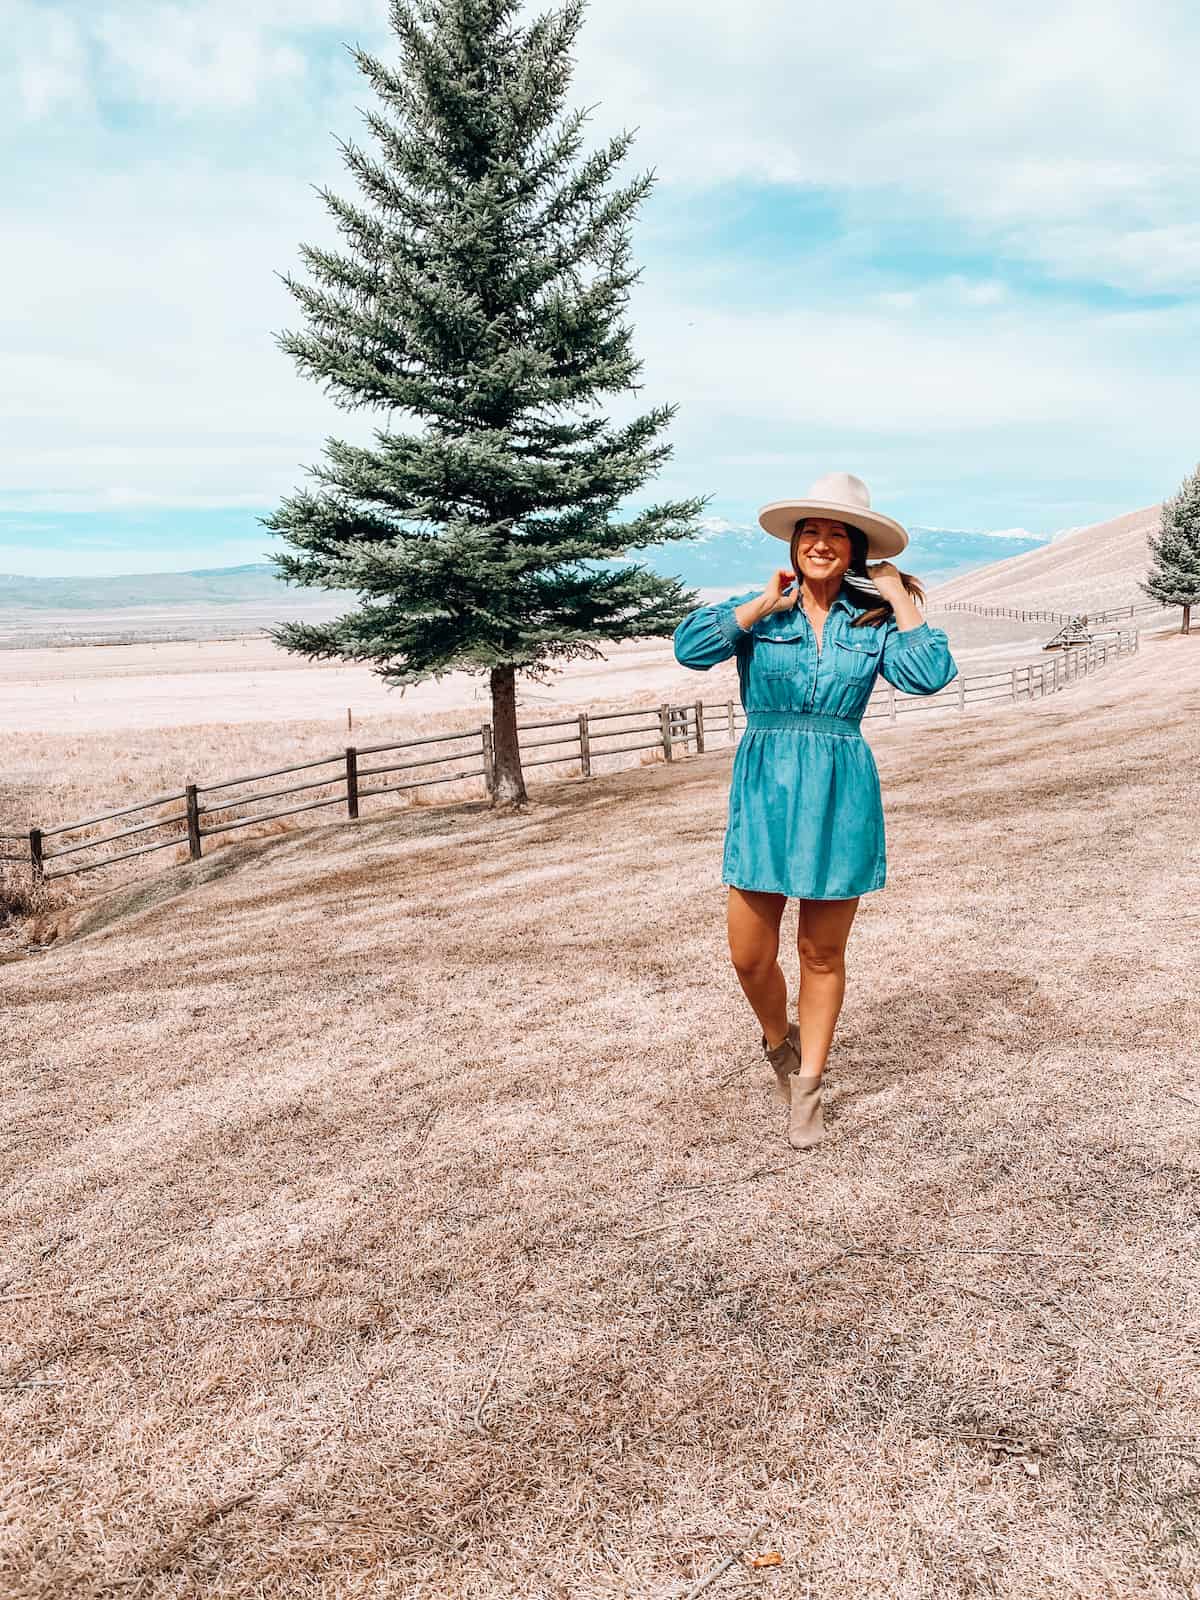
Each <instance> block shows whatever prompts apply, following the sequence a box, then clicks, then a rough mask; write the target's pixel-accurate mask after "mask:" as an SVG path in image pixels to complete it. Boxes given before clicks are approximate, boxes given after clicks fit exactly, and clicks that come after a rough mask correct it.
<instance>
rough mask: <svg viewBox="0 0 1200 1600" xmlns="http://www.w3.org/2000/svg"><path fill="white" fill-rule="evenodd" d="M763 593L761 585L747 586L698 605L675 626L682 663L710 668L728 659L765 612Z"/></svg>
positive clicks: (697, 668)
mask: <svg viewBox="0 0 1200 1600" xmlns="http://www.w3.org/2000/svg"><path fill="white" fill-rule="evenodd" d="M765 615H766V610H765V609H764V607H763V597H762V594H761V592H760V591H759V590H757V589H747V590H746V592H745V593H744V594H735V595H733V596H732V597H731V598H730V599H728V600H717V601H715V602H714V603H713V604H712V605H708V606H697V607H696V609H695V611H689V612H688V614H687V616H686V617H684V619H683V621H682V622H681V623H680V624H679V626H678V627H677V628H676V629H675V634H674V644H675V659H676V661H678V662H679V665H680V666H681V667H691V668H692V669H693V670H694V671H696V672H707V671H708V669H709V668H710V667H715V666H716V665H717V663H718V662H720V661H728V660H729V658H730V656H732V655H735V654H736V653H737V648H738V646H739V644H741V642H742V640H743V639H745V638H746V637H747V636H748V634H749V632H750V629H751V628H752V627H753V626H754V624H755V622H757V621H758V618H759V617H760V616H765Z"/></svg>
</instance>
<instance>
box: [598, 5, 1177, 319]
mask: <svg viewBox="0 0 1200 1600" xmlns="http://www.w3.org/2000/svg"><path fill="white" fill-rule="evenodd" d="M1197 31H1198V30H1197V25H1196V22H1195V20H1194V18H1192V17H1187V18H1186V19H1185V18H1184V17H1183V16H1182V14H1181V13H1180V10H1179V7H1178V6H1177V5H1176V4H1174V3H1173V0H1063V3H1060V4H1059V5H1057V6H1056V7H1054V8H1053V9H1052V11H1051V12H1050V13H1049V14H1047V11H1046V8H1045V7H1044V6H1043V5H1042V4H1040V0H1014V3H1011V4H1008V5H1005V6H1003V7H1000V6H995V7H990V8H981V7H978V6H963V5H961V4H960V3H959V0H910V3H909V4H906V5H904V6H900V7H898V6H895V5H894V4H892V3H891V0H846V3H845V4H843V5H840V6H837V7H832V8H830V7H825V8H822V7H816V8H813V7H808V6H804V7H797V6H794V5H792V4H790V3H789V0H743V3H742V4H741V5H740V6H738V7H737V8H734V7H731V6H729V5H728V4H727V0H687V3H686V4H685V3H684V0H654V3H647V0H604V4H603V6H596V7H593V8H592V10H591V11H590V13H589V18H588V22H587V23H586V25H585V30H584V35H583V47H582V49H581V60H580V66H579V71H578V74H577V79H576V85H575V88H576V91H577V98H581V99H583V100H584V101H586V102H588V103H591V102H594V101H597V100H599V101H600V102H601V106H600V109H599V111H598V112H597V121H598V122H601V123H602V124H603V127H604V129H605V130H610V129H612V128H614V127H616V126H629V127H637V128H638V129H639V130H640V131H639V137H638V141H637V144H636V145H635V149H634V152H633V155H632V158H631V159H633V160H634V161H635V162H636V163H638V165H639V166H641V167H646V166H651V165H653V166H655V167H656V168H657V169H658V171H659V172H660V174H662V175H664V176H669V180H670V181H671V182H678V181H686V182H688V183H690V184H691V185H693V186H695V187H697V188H707V187H708V186H710V185H711V184H713V183H717V182H736V181H738V180H739V179H753V180H757V181H760V182H768V183H780V184H794V185H804V184H817V185H820V186H822V187H823V188H833V189H840V190H844V191H846V193H847V194H849V195H851V196H854V195H857V196H858V197H859V208H858V211H857V212H856V217H857V218H858V219H859V220H862V221H863V222H864V223H866V224H867V225H869V224H870V221H871V217H872V215H873V214H874V215H875V216H876V217H878V216H880V215H882V214H883V212H884V210H885V209H888V210H894V211H895V214H896V215H899V216H903V215H905V214H911V212H912V205H913V200H914V198H916V199H917V200H918V201H919V203H923V204H924V205H926V206H934V207H936V208H938V209H940V210H942V211H943V212H944V213H945V214H946V215H947V216H949V217H950V218H952V219H954V220H955V221H956V222H957V223H958V224H959V225H962V226H966V227H968V228H970V229H972V230H974V231H975V232H976V234H977V235H978V236H979V237H980V238H981V239H983V240H985V241H988V242H990V243H993V244H999V245H1002V246H1003V247H1004V249H1005V250H1006V251H1007V252H1008V253H1010V254H1014V255H1018V256H1021V257H1024V258H1025V259H1027V260H1030V261H1034V262H1037V263H1038V264H1040V265H1042V266H1043V267H1045V268H1048V269H1049V270H1051V271H1052V272H1059V273H1063V274H1070V275H1075V274H1078V273H1081V272H1082V273H1083V274H1084V275H1085V276H1087V277H1089V278H1090V277H1093V276H1100V277H1102V278H1104V279H1105V280H1106V281H1108V282H1110V283H1113V284H1115V285H1118V286H1120V287H1124V288H1129V289H1135V290H1136V289H1142V288H1153V289H1159V288H1170V287H1179V288H1190V287H1193V286H1194V285H1195V284H1196V282H1197V277H1198V275H1200V253H1198V252H1197V249H1196V241H1195V232H1194V229H1193V227H1192V224H1191V221H1190V219H1191V216H1192V212H1193V209H1194V176H1193V163H1192V162H1191V161H1190V160H1189V159H1187V158H1185V157H1184V156H1183V155H1182V154H1181V153H1182V152H1187V151H1190V150H1195V149H1196V148H1197V145H1198V143H1200V96H1197V95H1196V93H1195V87H1194V81H1193V80H1194V73H1195V61H1196V49H1195V46H1196V42H1197ZM851 40H868V41H870V43H869V46H868V47H867V48H848V41H851ZM667 63H669V68H668V67H667V65H666V64H667Z"/></svg>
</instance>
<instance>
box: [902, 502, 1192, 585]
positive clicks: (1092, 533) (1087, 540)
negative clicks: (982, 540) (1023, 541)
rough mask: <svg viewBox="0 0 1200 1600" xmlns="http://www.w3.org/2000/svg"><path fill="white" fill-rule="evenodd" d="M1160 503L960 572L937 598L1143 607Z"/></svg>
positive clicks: (946, 583) (1075, 530)
mask: <svg viewBox="0 0 1200 1600" xmlns="http://www.w3.org/2000/svg"><path fill="white" fill-rule="evenodd" d="M1160 511H1161V507H1160V506H1157V505H1153V506H1143V507H1142V509H1141V510H1140V511H1130V512H1128V513H1127V514H1126V515H1125V516H1121V517H1114V518H1112V519H1111V520H1110V521H1108V522H1097V523H1094V524H1092V525H1091V526H1090V527H1086V528H1076V529H1074V530H1073V531H1071V532H1070V533H1066V534H1064V535H1062V536H1060V537H1059V538H1057V539H1055V540H1054V541H1053V543H1051V544H1048V545H1045V546H1044V547H1043V548H1041V549H1039V550H1031V551H1029V552H1027V553H1026V554H1023V555H1015V556H1012V557H1011V558H1009V559H1007V560H1004V561H999V562H995V563H993V564H991V565H989V566H985V567H979V568H977V569H975V570H974V571H972V572H968V573H964V574H962V575H960V576H958V577H955V578H952V579H950V580H949V581H948V582H945V583H942V584H940V585H939V586H938V588H937V590H936V591H935V593H934V594H933V595H932V596H931V598H932V599H934V600H936V601H940V600H970V601H974V602H976V603H978V604H981V605H998V606H1012V607H1015V608H1018V609H1019V608H1021V607H1026V606H1027V607H1038V608H1045V609H1050V610H1060V611H1070V610H1076V609H1092V610H1102V609H1104V608H1106V607H1114V606H1124V605H1131V604H1132V605H1144V604H1146V603H1147V596H1146V595H1145V594H1144V593H1143V592H1142V590H1141V589H1140V588H1139V587H1138V581H1139V579H1141V578H1144V577H1145V575H1146V570H1147V567H1148V565H1149V559H1150V556H1149V548H1148V546H1147V538H1148V536H1149V534H1151V533H1152V532H1154V531H1155V530H1156V529H1157V527H1158V522H1159V515H1160Z"/></svg>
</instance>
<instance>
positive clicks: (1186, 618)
mask: <svg viewBox="0 0 1200 1600" xmlns="http://www.w3.org/2000/svg"><path fill="white" fill-rule="evenodd" d="M1179 631H1180V633H1191V631H1192V608H1191V606H1184V608H1183V627H1182V628H1180V630H1179Z"/></svg>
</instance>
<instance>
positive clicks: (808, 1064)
mask: <svg viewBox="0 0 1200 1600" xmlns="http://www.w3.org/2000/svg"><path fill="white" fill-rule="evenodd" d="M857 910H858V897H857V896H855V898H854V899H853V900H801V901H800V912H799V919H798V923H797V928H796V950H797V953H798V955H799V957H800V995H799V999H798V1002H797V1012H798V1017H799V1023H800V1055H801V1058H802V1061H803V1065H804V1075H805V1077H809V1076H811V1075H814V1074H815V1075H816V1076H818V1077H819V1076H820V1074H821V1073H822V1072H824V1070H825V1062H826V1060H827V1058H828V1056H829V1046H830V1045H831V1044H832V1043H833V1030H834V1028H835V1027H836V1026H837V1019H838V1015H839V1013H840V1011H841V1009H842V1001H843V999H844V998H845V994H846V940H847V939H848V938H849V937H850V925H851V923H852V922H853V921H854V913H855V912H856V911H857Z"/></svg>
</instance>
